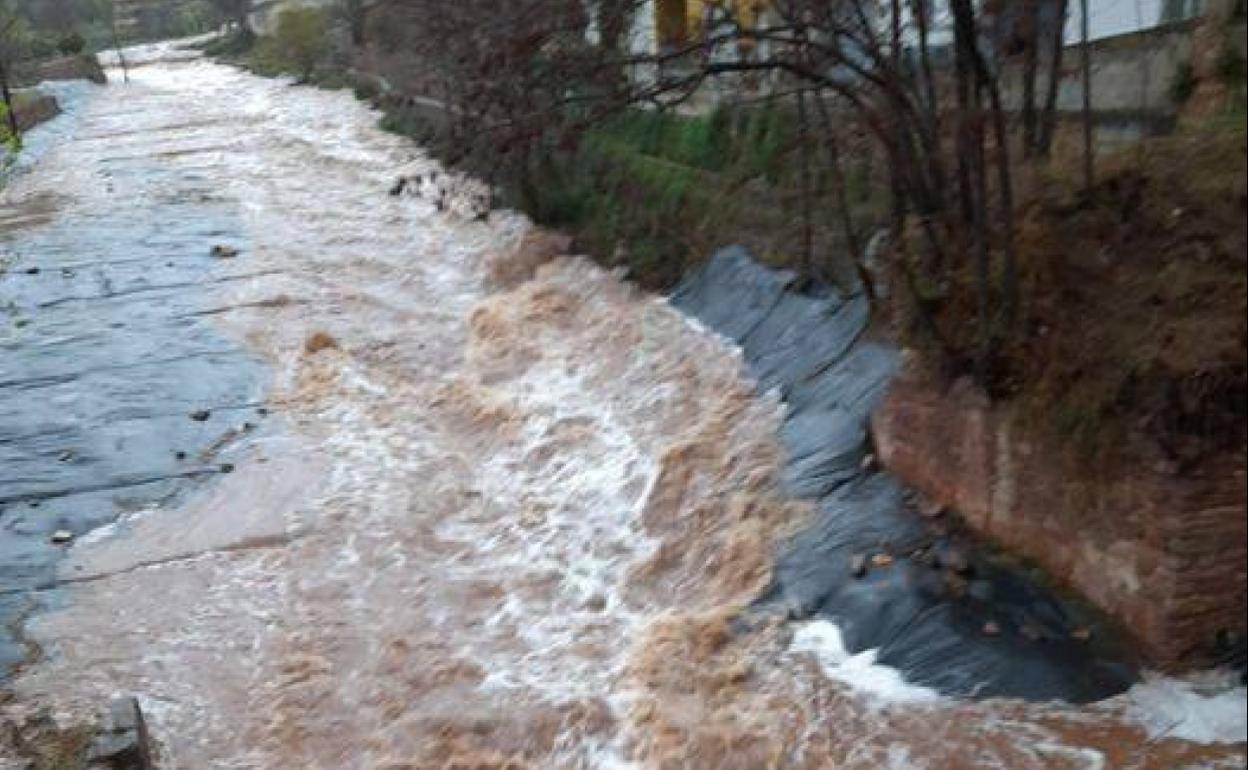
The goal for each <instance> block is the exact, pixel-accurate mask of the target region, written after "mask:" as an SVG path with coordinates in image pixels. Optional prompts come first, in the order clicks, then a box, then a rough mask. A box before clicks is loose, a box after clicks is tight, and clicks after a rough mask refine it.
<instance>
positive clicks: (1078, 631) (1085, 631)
mask: <svg viewBox="0 0 1248 770" xmlns="http://www.w3.org/2000/svg"><path fill="white" fill-rule="evenodd" d="M1070 638H1071V639H1074V640H1075V641H1077V642H1086V641H1088V640H1089V639H1091V638H1092V629H1090V628H1088V627H1087V626H1080V627H1078V628H1075V629H1072V630H1071V632H1070Z"/></svg>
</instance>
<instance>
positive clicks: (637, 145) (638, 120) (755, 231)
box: [381, 102, 882, 288]
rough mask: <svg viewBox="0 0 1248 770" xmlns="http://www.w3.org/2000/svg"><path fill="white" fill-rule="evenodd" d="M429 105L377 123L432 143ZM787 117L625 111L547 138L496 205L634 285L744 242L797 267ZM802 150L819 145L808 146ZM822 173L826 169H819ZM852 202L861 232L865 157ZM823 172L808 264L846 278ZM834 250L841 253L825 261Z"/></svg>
mask: <svg viewBox="0 0 1248 770" xmlns="http://www.w3.org/2000/svg"><path fill="white" fill-rule="evenodd" d="M430 113H431V111H430V110H428V109H426V110H423V111H422V110H419V109H416V110H414V109H410V108H407V109H393V110H390V111H388V112H387V114H386V116H385V117H384V118H383V120H382V122H381V126H382V128H384V129H386V130H388V131H393V132H395V133H399V134H403V135H405V136H410V137H413V138H415V139H417V140H418V141H421V142H422V143H427V144H430V145H431V146H433V147H434V148H435V149H436V147H437V145H436V139H437V135H438V132H437V130H436V126H435V124H434V122H433V121H434V118H433V117H432V115H431V114H430ZM797 149H798V145H797V137H796V135H795V131H794V118H793V115H792V114H791V113H790V112H789V111H787V110H786V109H784V108H782V107H780V106H779V105H778V104H777V103H774V102H764V103H761V104H759V105H753V106H749V107H737V108H731V107H721V108H719V109H716V110H714V111H712V112H710V113H707V114H702V115H688V116H686V115H679V114H674V113H670V112H651V111H644V110H630V111H627V112H624V113H622V114H620V115H617V116H615V117H613V118H611V119H609V120H607V121H604V122H601V123H599V124H597V125H594V126H593V127H591V128H589V129H588V130H586V131H585V132H584V133H583V134H582V135H581V136H579V137H578V140H577V141H576V142H574V143H570V145H563V146H560V145H558V144H552V145H550V146H546V147H545V148H544V152H543V153H541V154H540V156H539V157H538V158H537V159H536V160H534V161H533V162H532V163H531V168H530V169H529V173H528V174H527V178H528V184H526V185H516V186H515V187H514V188H512V189H505V190H503V194H504V200H503V202H504V203H505V204H506V205H508V206H511V207H514V208H518V209H520V210H522V211H524V212H525V213H526V214H528V215H529V216H530V217H532V218H533V219H534V220H535V221H537V222H540V223H542V224H544V225H548V226H551V227H558V228H562V229H564V230H567V231H569V232H571V233H573V234H574V235H575V237H576V239H577V242H578V247H579V248H581V249H582V250H584V251H587V252H589V253H592V254H596V255H598V256H599V258H600V259H603V261H605V262H608V263H610V264H612V265H613V266H623V267H625V268H627V270H628V272H629V275H630V277H631V278H632V279H633V280H636V281H637V282H639V283H641V284H642V285H645V286H648V287H654V288H662V287H668V286H671V285H672V284H674V283H675V282H676V281H678V280H679V279H680V277H681V276H682V275H684V273H685V271H686V270H687V269H688V268H689V266H690V265H691V263H692V262H693V261H696V260H699V259H701V258H703V257H704V256H705V255H706V254H708V253H710V252H711V251H712V250H713V249H715V248H717V247H719V246H723V245H727V244H729V243H744V244H746V245H747V246H749V247H750V248H751V249H752V250H753V251H754V252H755V253H756V254H758V255H760V256H761V257H762V258H763V259H764V260H766V261H767V262H769V263H771V264H776V265H786V266H795V265H796V262H797V261H798V256H797V255H799V254H800V253H801V245H800V243H799V234H800V223H799V222H798V221H797V219H796V211H797V208H798V207H797V205H796V204H795V201H796V200H797V199H798V198H799V195H800V190H799V189H798V188H797V187H796V186H795V180H796V177H797V173H796V167H797V164H798V163H801V162H803V156H802V155H801V153H799V152H797ZM810 151H811V152H812V153H814V152H818V151H819V148H814V147H812V148H811V149H810ZM825 170H826V169H825ZM846 171H847V177H848V187H849V188H850V195H849V197H850V202H851V205H852V206H853V207H854V210H855V214H856V216H855V218H856V221H857V222H858V223H859V224H860V226H861V227H862V228H864V229H865V227H866V226H867V224H866V223H867V222H869V221H872V220H874V219H875V217H877V216H878V213H879V210H880V207H881V204H882V199H881V196H880V194H879V193H880V191H879V190H878V189H876V188H875V187H873V186H871V185H870V184H869V183H868V182H869V180H870V179H871V167H870V164H869V162H865V161H864V162H859V163H857V164H855V165H853V166H851V167H850V168H848V169H847V170H846ZM830 188H831V181H830V179H828V178H827V177H826V174H824V173H819V174H816V175H815V186H814V197H815V201H814V202H815V205H816V206H817V207H823V214H824V215H820V216H818V217H817V221H816V233H815V245H816V254H819V255H824V256H823V257H822V258H821V259H819V260H818V262H819V263H818V264H817V265H816V266H815V267H816V269H817V270H818V271H819V272H820V273H821V274H822V275H823V276H824V277H825V278H830V279H832V280H835V281H848V277H849V271H850V270H851V269H852V267H851V266H849V265H848V264H847V260H845V259H844V255H845V254H846V249H845V245H844V243H843V242H842V234H841V233H840V232H839V231H838V230H837V229H836V228H835V227H834V226H833V217H831V216H827V215H826V213H827V212H828V211H830V210H831V206H832V199H831V198H832V195H831V190H830ZM832 255H839V257H840V259H833V257H832Z"/></svg>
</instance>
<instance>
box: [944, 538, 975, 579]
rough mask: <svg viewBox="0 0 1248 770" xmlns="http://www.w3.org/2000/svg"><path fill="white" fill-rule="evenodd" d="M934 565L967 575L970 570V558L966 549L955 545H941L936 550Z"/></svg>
mask: <svg viewBox="0 0 1248 770" xmlns="http://www.w3.org/2000/svg"><path fill="white" fill-rule="evenodd" d="M936 565H937V566H939V567H944V568H945V569H947V570H949V571H950V572H956V573H958V574H959V575H967V574H970V573H971V572H972V569H971V559H970V557H969V556H967V554H966V551H965V550H964V549H962V548H959V547H958V546H956V545H943V546H941V547H940V548H939V549H937V551H936Z"/></svg>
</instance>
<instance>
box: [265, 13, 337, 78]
mask: <svg viewBox="0 0 1248 770" xmlns="http://www.w3.org/2000/svg"><path fill="white" fill-rule="evenodd" d="M328 34H329V16H328V15H327V14H326V13H325V11H323V10H321V9H319V8H288V9H286V10H284V11H282V12H281V13H280V14H279V15H278V17H277V29H276V30H274V32H273V40H272V41H271V44H272V48H271V50H272V53H273V55H274V56H275V57H276V59H277V62H278V63H279V64H280V65H281V67H282V68H283V69H287V70H290V71H293V72H294V73H295V74H296V75H298V76H299V77H301V78H303V79H304V80H307V79H308V78H310V77H311V76H312V71H313V70H314V69H316V65H318V64H320V63H321V60H322V59H324V58H325V55H326V53H327V52H328V50H329V40H328Z"/></svg>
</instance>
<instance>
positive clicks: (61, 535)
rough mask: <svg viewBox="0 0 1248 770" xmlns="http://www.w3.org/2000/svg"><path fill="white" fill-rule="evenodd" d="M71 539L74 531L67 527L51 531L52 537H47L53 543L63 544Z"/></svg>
mask: <svg viewBox="0 0 1248 770" xmlns="http://www.w3.org/2000/svg"><path fill="white" fill-rule="evenodd" d="M73 539H74V533H73V532H70V531H69V530H68V529H58V530H57V531H55V532H53V533H52V537H50V538H48V540H49V541H50V542H51V543H52V544H53V545H64V544H65V543H68V542H69V541H71V540H73Z"/></svg>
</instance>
